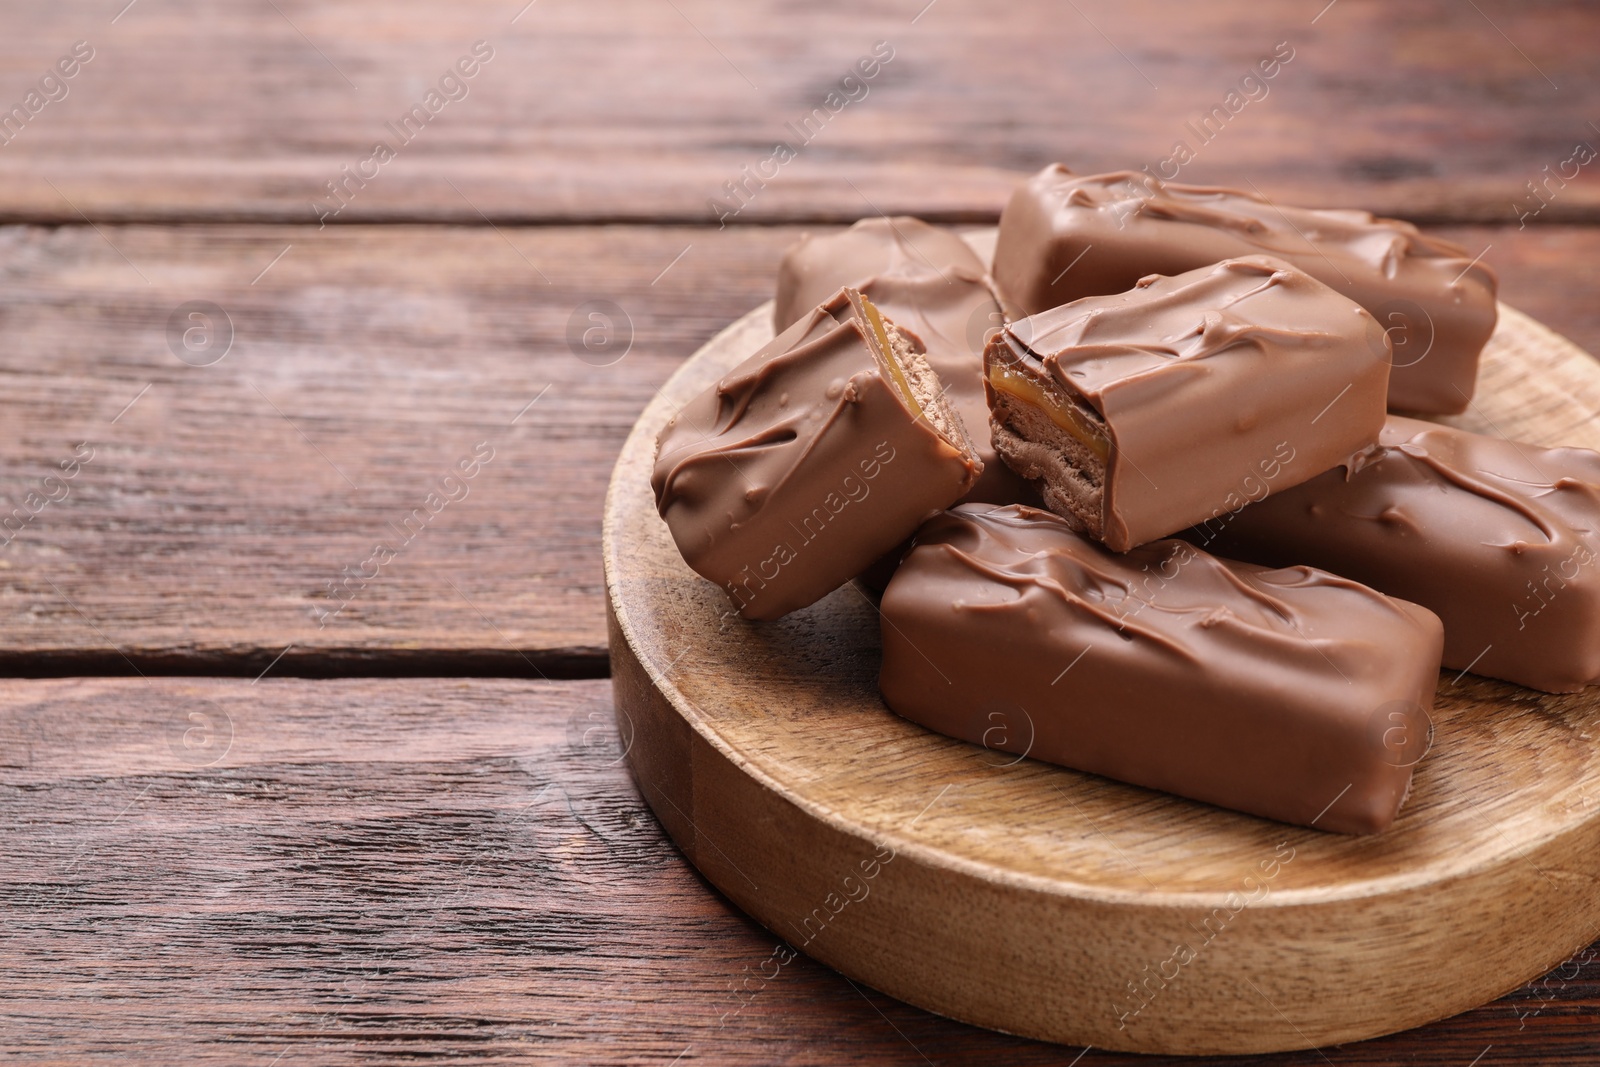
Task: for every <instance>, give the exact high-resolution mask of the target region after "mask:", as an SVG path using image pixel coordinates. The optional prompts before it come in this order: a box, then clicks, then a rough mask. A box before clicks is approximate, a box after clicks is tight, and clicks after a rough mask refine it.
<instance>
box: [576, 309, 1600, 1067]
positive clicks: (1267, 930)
mask: <svg viewBox="0 0 1600 1067" xmlns="http://www.w3.org/2000/svg"><path fill="white" fill-rule="evenodd" d="M769 316H770V309H767V308H759V309H757V310H756V311H753V312H751V314H750V315H749V316H747V317H745V318H744V319H741V320H740V321H739V322H737V323H735V324H734V325H732V326H730V327H729V328H728V330H727V331H726V332H725V333H724V334H723V335H721V336H719V337H718V338H716V339H714V340H713V341H712V342H710V343H709V344H707V346H706V347H705V348H704V349H702V350H701V351H700V352H699V353H697V354H696V355H695V357H694V358H693V359H691V360H690V362H689V363H687V364H686V365H685V366H684V367H683V369H682V370H680V371H679V372H678V373H677V374H676V375H674V377H673V378H672V379H671V380H670V381H669V382H668V383H667V384H666V385H665V386H664V387H663V388H662V390H661V392H660V394H659V395H658V396H657V398H656V399H655V400H654V401H652V402H651V404H650V406H649V407H648V408H646V410H645V412H644V414H643V415H641V417H640V421H639V424H638V425H637V426H636V427H635V429H634V432H633V433H632V434H631V435H630V437H629V439H628V442H627V444H626V445H625V446H624V447H623V451H622V454H621V456H620V458H619V459H618V461H617V468H616V472H615V474H614V475H613V480H612V484H611V490H610V494H609V496H608V499H607V506H606V530H605V554H606V573H607V588H608V592H609V594H610V599H611V608H612V613H613V614H612V640H611V649H612V674H613V678H614V680H615V683H616V687H617V700H618V712H619V722H620V723H623V724H624V726H625V727H626V729H625V730H624V732H625V734H627V735H628V736H629V737H631V738H632V747H631V751H630V755H629V759H630V762H631V764H632V766H633V768H634V770H635V773H636V775H637V776H638V778H639V781H640V783H641V787H642V788H643V791H644V795H645V798H646V799H647V800H648V801H649V802H650V803H651V805H652V807H653V808H654V809H655V811H656V813H657V815H658V816H659V817H660V819H661V821H662V822H663V824H664V825H665V826H666V827H667V829H668V831H669V832H670V833H671V834H672V836H673V838H674V840H676V841H677V842H678V843H679V844H680V846H682V847H683V849H684V851H685V852H686V853H687V855H688V856H689V858H690V860H691V861H692V862H693V863H694V864H695V865H696V867H698V868H699V869H700V871H701V872H702V873H704V874H705V875H706V877H708V878H709V879H710V880H711V881H712V882H713V883H714V884H716V885H717V886H718V887H719V888H720V889H722V890H723V892H725V893H726V894H727V895H728V896H729V897H731V898H732V899H733V900H734V901H735V902H737V903H738V904H739V905H740V906H741V907H743V908H744V909H745V910H746V911H748V912H750V913H751V914H752V915H754V916H756V917H757V918H758V919H760V920H761V921H762V922H763V923H765V924H766V925H768V926H769V927H771V928H772V929H774V930H776V931H778V932H780V933H782V934H785V935H791V934H792V935H793V936H794V937H795V938H796V939H797V942H796V943H797V944H803V945H804V948H805V951H806V952H808V953H810V954H812V955H814V956H816V957H817V958H818V959H821V960H823V961H824V962H826V963H828V964H829V965H830V966H833V967H836V968H837V969H839V970H840V971H842V972H843V973H845V974H848V975H851V976H853V977H855V978H857V979H859V980H861V981H864V982H867V983H869V984H871V985H874V986H876V987H878V988H881V989H884V990H885V991H886V992H889V993H891V994H893V995H895V996H898V997H901V998H903V999H906V1000H908V1001H911V1002H912V1003H915V1004H919V1005H922V1006H925V1007H928V1008H931V1009H932V1010H935V1011H938V1012H940V1013H941V1014H948V1015H950V1016H952V1017H955V1018H960V1019H964V1020H968V1021H972V1022H976V1023H980V1024H982V1025H986V1026H991V1027H995V1028H997V1029H1002V1030H1006V1031H1010V1032H1016V1033H1022V1034H1028V1035H1031V1036H1036V1037H1043V1038H1048V1039H1051V1040H1056V1041H1067V1042H1080V1043H1082V1042H1087V1043H1093V1044H1096V1045H1100V1046H1105V1047H1110V1048H1116V1049H1123V1050H1129V1051H1139V1052H1160V1053H1188V1054H1217V1053H1241V1052H1263V1051H1277V1050H1284V1049H1303V1048H1308V1047H1313V1046H1317V1045H1324V1044H1330V1043H1334V1042H1339V1041H1349V1040H1356V1039H1360V1038H1367V1037H1372V1036H1374V1035H1378V1034H1385V1033H1391V1032H1396V1031H1399V1030H1403V1029H1407V1028H1409V1027H1413V1026H1416V1025H1419V1024H1421V1023H1424V1022H1427V1021H1429V1020H1433V1019H1438V1018H1441V1017H1444V1016H1447V1015H1451V1014H1454V1013H1456V1012H1459V1011H1462V1010H1465V1009H1467V1008H1469V1007H1472V1006H1473V1005H1476V1004H1479V1003H1482V1002H1485V1001H1488V1000H1490V999H1492V998H1493V997H1495V996H1497V995H1499V994H1501V993H1503V992H1505V991H1506V990H1508V989H1510V988H1513V987H1515V986H1516V985H1518V984H1519V983H1521V982H1523V981H1525V980H1526V979H1527V978H1528V977H1529V976H1531V975H1534V974H1537V973H1539V972H1541V971H1543V970H1545V969H1546V968H1548V967H1549V966H1550V965H1551V964H1552V963H1554V962H1555V961H1557V960H1560V959H1563V958H1566V957H1567V956H1568V955H1569V954H1570V953H1571V952H1572V951H1573V950H1574V949H1575V947H1577V946H1581V945H1583V944H1587V943H1588V942H1589V941H1590V940H1591V939H1593V937H1594V936H1595V935H1596V934H1597V933H1600V862H1597V857H1600V806H1597V804H1596V801H1597V799H1600V749H1597V748H1596V744H1595V739H1596V737H1600V699H1597V698H1596V696H1595V694H1594V693H1592V692H1586V693H1579V694H1574V695H1569V696H1554V695H1549V694H1540V693H1535V692H1533V691H1531V690H1526V689H1522V688H1520V687H1517V686H1512V685H1506V684H1503V683H1496V682H1490V681H1487V680H1482V679H1476V678H1473V677H1471V676H1467V675H1465V674H1464V673H1463V674H1459V675H1458V674H1456V673H1455V672H1444V673H1443V674H1442V675H1441V677H1440V684H1439V691H1438V695H1437V697H1436V700H1435V704H1434V710H1433V722H1434V735H1433V745H1432V751H1431V752H1430V753H1429V755H1428V758H1427V760H1426V761H1424V762H1423V763H1422V764H1421V765H1420V766H1419V767H1418V769H1417V771H1416V775H1415V778H1414V779H1413V782H1412V786H1411V793H1410V797H1409V799H1408V801H1407V804H1406V806H1405V808H1404V809H1403V810H1402V811H1401V813H1400V816H1399V818H1398V819H1397V820H1396V822H1395V824H1394V825H1393V826H1392V827H1391V828H1390V829H1389V830H1388V831H1386V832H1385V833H1383V834H1381V835H1378V836H1376V837H1371V838H1351V837H1344V836H1340V835H1335V834H1327V833H1320V832H1318V831H1315V830H1306V829H1299V828H1293V827H1287V826H1285V825H1283V824H1280V823H1275V822H1272V821H1270V820H1264V819H1258V818H1252V817H1250V816H1246V815H1240V814H1237V813H1234V812H1229V811H1224V810H1221V809H1218V808H1213V807H1210V806H1208V805H1203V804H1196V803H1193V802H1190V801H1186V800H1183V799H1180V798H1177V797H1172V796H1167V795H1163V794H1160V793H1156V792H1152V791H1150V790H1146V789H1140V788H1137V787H1133V786H1128V785H1123V784H1120V783H1117V782H1112V781H1109V780H1107V779H1104V778H1099V777H1096V776H1093V775H1086V774H1079V773H1077V772H1074V771H1070V770H1067V769H1065V768H1060V767H1052V766H1049V765H1046V764H1042V763H1038V762H1036V761H1031V760H1019V759H1017V758H1015V757H1011V756H1009V755H1006V754H1003V753H992V752H987V751H985V750H984V749H982V748H978V747H976V746H972V745H968V744H965V743H962V742H959V741H954V740H950V739H948V738H944V737H941V736H939V735H937V734H934V733H932V732H930V731H928V730H925V729H923V728H922V727H920V726H918V725H916V724H914V723H911V722H909V721H907V720H905V719H902V718H900V717H898V716H896V715H894V714H893V713H891V712H890V711H889V710H888V709H887V708H886V707H885V706H884V705H883V702H882V698H881V697H880V696H879V695H878V689H877V671H878V655H877V649H878V645H879V626H880V623H879V616H878V612H877V610H876V607H875V605H874V604H873V603H872V602H871V601H870V600H868V598H867V596H866V595H865V594H864V593H862V592H861V591H860V590H858V589H856V588H855V587H853V586H851V587H847V588H844V589H840V590H838V591H836V592H835V593H833V594H831V595H830V596H828V597H827V598H825V599H823V600H822V601H819V602H818V603H817V604H815V605H813V606H811V607H810V608H807V609H805V610H803V611H799V612H795V613H793V614H791V615H789V616H786V617H785V618H784V619H781V620H778V621H777V622H775V623H768V624H750V623H746V622H744V621H743V620H739V619H738V618H737V617H735V616H732V614H731V613H730V612H728V611H726V601H725V597H724V595H723V594H722V592H721V590H719V589H718V588H716V587H715V586H714V585H712V584H711V583H708V582H705V581H704V580H702V579H700V578H699V577H698V576H696V575H694V574H693V573H692V572H691V571H690V570H689V569H688V567H687V566H686V565H685V564H684V563H683V560H682V558H681V557H680V556H679V554H678V551H677V548H676V547H675V546H674V545H673V543H672V540H671V537H670V535H669V534H668V532H667V530H666V527H665V524H664V523H662V522H661V520H660V517H659V515H658V514H657V513H656V509H655V504H654V499H653V496H652V494H651V491H650V488H649V479H650V471H651V469H652V466H653V463H654V452H655V439H656V436H657V433H658V431H659V430H660V428H661V426H662V425H664V424H665V423H666V421H667V420H668V419H669V418H670V417H672V415H673V414H674V413H675V412H676V411H677V410H679V408H681V406H682V405H683V404H684V403H685V402H687V401H688V400H689V399H691V398H692V397H694V396H695V395H697V394H699V393H700V392H701V391H702V390H703V389H704V388H706V387H707V385H708V384H709V383H711V382H714V381H716V380H717V379H718V378H720V377H721V376H722V375H724V374H726V373H727V371H728V370H729V369H730V368H731V367H733V366H734V365H735V364H737V363H739V362H740V361H741V360H743V359H744V358H745V356H746V353H748V352H749V351H750V350H751V349H752V348H754V347H756V346H758V345H759V344H761V343H762V342H763V341H764V340H765V339H767V338H770V336H771V323H770V318H769ZM1482 381H1483V388H1482V395H1481V396H1479V397H1478V398H1477V399H1476V400H1475V401H1474V403H1473V405H1472V407H1471V408H1470V410H1469V411H1468V412H1467V413H1466V414H1465V415H1463V416H1461V417H1460V418H1459V419H1456V420H1453V421H1456V422H1458V423H1460V424H1462V425H1466V426H1470V427H1472V428H1474V429H1478V430H1480V431H1483V432H1498V433H1503V434H1505V435H1507V436H1510V437H1511V438H1513V439H1517V440H1531V441H1536V442H1538V443H1541V444H1547V445H1548V444H1557V443H1561V444H1572V445H1579V446H1583V447H1589V448H1596V447H1600V420H1597V419H1596V418H1595V416H1596V414H1597V413H1600V366H1596V365H1595V363H1594V361H1593V360H1592V359H1591V358H1590V357H1589V356H1588V355H1586V354H1585V353H1584V352H1582V351H1581V350H1579V349H1577V348H1576V347H1574V346H1573V345H1571V344H1570V343H1568V342H1566V341H1564V340H1562V339H1561V338H1560V337H1558V336H1556V335H1555V334H1553V333H1551V332H1550V331H1548V330H1546V329H1544V328H1543V327H1541V326H1539V325H1538V324H1537V323H1534V322H1533V321H1532V320H1530V319H1528V318H1527V317H1526V316H1524V315H1522V314H1521V313H1520V312H1517V311H1515V310H1513V309H1511V308H1508V307H1505V306H1502V307H1501V315H1500V323H1499V325H1498V327H1497V328H1496V332H1495V335H1494V337H1493V338H1491V340H1490V342H1489V344H1488V345H1487V346H1486V348H1485V351H1484V356H1483V369H1482ZM929 669H930V670H933V669H937V666H936V665H932V666H930V667H929ZM1002 695H1003V694H1002ZM1174 699H1181V695H1175V697H1174ZM1236 743H1237V744H1239V745H1249V744H1250V739H1249V738H1246V737H1241V738H1238V739H1237V742H1236ZM1063 802H1065V803H1063ZM885 850H887V852H888V854H889V856H890V857H891V858H892V861H893V862H892V864H891V863H890V862H887V861H886V862H883V863H882V864H881V870H879V869H878V868H879V867H880V864H879V863H878V862H876V860H878V859H881V858H882V856H881V853H882V852H883V851H885ZM869 865H870V868H871V869H870V870H869ZM858 866H860V868H861V872H859V873H858V872H857V870H856V867H858ZM1263 872H1266V873H1265V874H1263ZM869 879H876V883H875V884H871V885H870V889H869V891H868V892H867V893H865V894H862V896H863V897H864V900H863V902H862V903H861V904H860V905H859V906H854V907H852V906H851V900H847V899H844V897H843V896H842V894H845V893H846V892H848V894H849V895H850V896H851V897H852V898H853V897H854V896H855V895H856V894H857V893H859V892H860V890H861V887H862V884H863V883H864V882H867V880H869ZM1263 886H1265V888H1263ZM1247 895H1248V896H1249V897H1250V898H1252V899H1254V900H1255V903H1240V901H1244V900H1245V899H1246V896H1247ZM866 901H873V902H872V903H867V902H866ZM824 905H825V906H824ZM1175 946H1178V947H1175ZM1196 946H1198V947H1196ZM1468 951H1471V952H1472V953H1473V954H1474V957H1475V966H1474V967H1473V968H1472V969H1470V970H1466V971H1460V970H1452V969H1451V968H1450V965H1449V961H1450V959H1451V958H1453V957H1455V956H1458V955H1460V954H1462V953H1465V952H1468ZM1174 961H1176V962H1174ZM1169 970H1170V972H1171V973H1168V972H1169Z"/></svg>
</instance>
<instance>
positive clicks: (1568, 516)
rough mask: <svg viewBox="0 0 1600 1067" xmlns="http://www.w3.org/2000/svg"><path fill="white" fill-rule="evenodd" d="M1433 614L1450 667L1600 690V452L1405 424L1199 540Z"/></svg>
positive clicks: (1559, 689) (1211, 526) (1395, 421)
mask: <svg viewBox="0 0 1600 1067" xmlns="http://www.w3.org/2000/svg"><path fill="white" fill-rule="evenodd" d="M1186 536H1187V537H1189V538H1190V539H1192V540H1194V541H1195V542H1196V543H1197V544H1203V545H1206V546H1207V547H1208V548H1209V549H1210V550H1211V551H1213V552H1217V553H1221V554H1223V555H1229V556H1237V557H1238V558H1241V559H1252V560H1257V561H1259V562H1262V563H1269V564H1290V563H1305V564H1310V565H1312V566H1317V567H1323V568H1326V569H1327V570H1331V571H1334V572H1336V573H1339V574H1343V575H1346V576H1348V577H1350V578H1353V579H1355V580H1357V581H1361V582H1365V583H1366V584H1368V585H1371V586H1373V587H1375V588H1378V589H1381V590H1383V591H1384V592H1386V593H1389V594H1392V595H1394V596H1399V597H1404V598H1405V599H1407V600H1413V601H1415V602H1417V603H1419V604H1424V605H1426V606H1427V607H1429V608H1430V609H1432V610H1433V611H1434V612H1436V613H1437V614H1438V615H1439V617H1440V618H1441V619H1442V620H1444V631H1445V646H1444V664H1445V666H1446V667H1450V668H1453V669H1455V670H1458V671H1460V670H1467V669H1471V670H1472V671H1473V672H1474V673H1476V674H1481V675H1485V676H1487V677H1490V678H1502V679H1505V680H1506V681H1511V682H1517V683H1520V684H1522V685H1526V686H1531V687H1532V688H1534V689H1543V690H1546V691H1548V692H1554V693H1566V692H1573V691H1576V690H1578V689H1581V688H1583V687H1584V686H1586V685H1592V684H1594V683H1595V682H1600V454H1597V453H1595V452H1591V451H1589V450H1588V449H1582V448H1539V447H1537V446H1535V445H1528V444H1514V443H1512V442H1509V441H1503V440H1500V439H1499V438H1493V437H1485V436H1482V435H1480V434H1473V433H1467V432H1465V431H1462V430H1455V429H1451V428H1449V427H1445V426H1438V425H1435V424H1433V423H1428V422H1421V421H1418V420H1415V419H1406V418H1400V417H1398V416H1391V417H1390V419H1389V423H1388V425H1387V426H1386V427H1385V429H1384V431H1383V435H1382V439H1381V444H1380V445H1379V447H1377V448H1374V449H1371V450H1369V451H1366V452H1363V453H1361V454H1359V455H1356V456H1354V457H1352V458H1351V459H1350V460H1348V461H1347V462H1346V463H1345V464H1344V465H1343V466H1341V467H1339V468H1337V469H1335V470H1331V471H1329V472H1327V473H1326V474H1323V475H1321V476H1320V477H1317V478H1315V479H1313V480H1312V481H1310V482H1307V483H1306V484H1304V485H1301V486H1298V487H1296V488H1294V489H1289V490H1286V491H1285V492H1283V493H1280V494H1278V495H1276V496H1272V497H1269V498H1268V499H1266V500H1264V501H1262V502H1261V503H1259V504H1252V505H1250V506H1249V507H1246V508H1245V509H1244V510H1242V511H1240V512H1239V513H1238V514H1237V515H1232V516H1223V517H1221V518H1218V519H1215V520H1213V521H1211V522H1209V523H1206V524H1204V525H1202V526H1200V527H1197V528H1196V529H1194V530H1192V531H1190V532H1189V533H1188V534H1187V535H1186Z"/></svg>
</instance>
